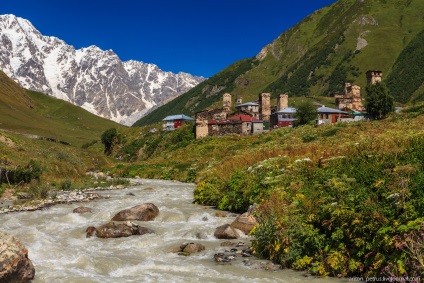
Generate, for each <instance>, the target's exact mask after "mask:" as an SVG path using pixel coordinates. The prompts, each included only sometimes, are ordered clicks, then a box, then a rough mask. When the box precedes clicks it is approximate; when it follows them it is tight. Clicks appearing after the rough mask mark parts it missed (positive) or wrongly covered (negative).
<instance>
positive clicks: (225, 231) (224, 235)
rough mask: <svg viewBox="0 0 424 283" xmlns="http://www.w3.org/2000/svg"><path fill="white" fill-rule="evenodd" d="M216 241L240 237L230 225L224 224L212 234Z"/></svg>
mask: <svg viewBox="0 0 424 283" xmlns="http://www.w3.org/2000/svg"><path fill="white" fill-rule="evenodd" d="M213 235H214V236H215V237H216V238H218V239H238V238H239V237H240V235H239V234H238V233H237V231H236V230H235V229H234V228H233V227H231V226H230V224H224V225H221V226H219V227H218V228H216V230H215V233H214V234H213Z"/></svg>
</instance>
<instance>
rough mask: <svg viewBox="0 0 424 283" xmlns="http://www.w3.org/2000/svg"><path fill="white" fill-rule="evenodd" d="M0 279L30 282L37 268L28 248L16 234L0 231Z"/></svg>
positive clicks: (2, 280) (3, 280)
mask: <svg viewBox="0 0 424 283" xmlns="http://www.w3.org/2000/svg"><path fill="white" fill-rule="evenodd" d="M0 263H1V268H0V279H1V280H0V281H1V282H23V283H26V282H30V281H31V280H32V279H34V275H35V269H34V266H33V265H32V262H31V260H30V259H29V258H28V250H27V249H26V248H25V246H24V245H23V244H22V243H21V242H20V241H19V240H18V239H17V238H15V237H14V236H12V235H10V234H7V233H4V232H0Z"/></svg>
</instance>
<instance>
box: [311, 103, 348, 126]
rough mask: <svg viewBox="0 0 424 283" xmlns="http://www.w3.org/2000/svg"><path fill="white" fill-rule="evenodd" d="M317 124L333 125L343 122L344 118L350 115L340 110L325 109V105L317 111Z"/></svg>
mask: <svg viewBox="0 0 424 283" xmlns="http://www.w3.org/2000/svg"><path fill="white" fill-rule="evenodd" d="M317 114H318V120H317V124H318V125H321V124H333V123H337V122H341V121H342V117H343V116H346V115H348V113H347V112H345V111H341V110H339V109H334V108H329V107H325V106H324V105H323V106H321V107H319V108H318V109H317Z"/></svg>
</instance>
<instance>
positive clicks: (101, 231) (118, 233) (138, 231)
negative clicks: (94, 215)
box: [86, 221, 154, 238]
mask: <svg viewBox="0 0 424 283" xmlns="http://www.w3.org/2000/svg"><path fill="white" fill-rule="evenodd" d="M86 233H87V235H86V236H87V238H89V237H91V236H94V235H96V236H97V237H99V238H121V237H129V236H132V235H144V234H151V233H154V231H153V230H151V229H149V228H146V227H141V226H139V225H137V224H135V223H131V222H129V221H128V222H127V223H125V224H115V223H114V222H109V223H107V224H105V225H103V226H100V227H99V228H95V227H93V226H90V227H88V228H87V230H86Z"/></svg>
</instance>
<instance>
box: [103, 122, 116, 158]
mask: <svg viewBox="0 0 424 283" xmlns="http://www.w3.org/2000/svg"><path fill="white" fill-rule="evenodd" d="M116 136H117V132H116V129H115V128H110V129H108V130H106V131H105V132H104V133H103V134H102V144H104V146H105V153H106V154H107V155H109V154H111V153H112V148H113V140H114V139H115V137H116Z"/></svg>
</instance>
